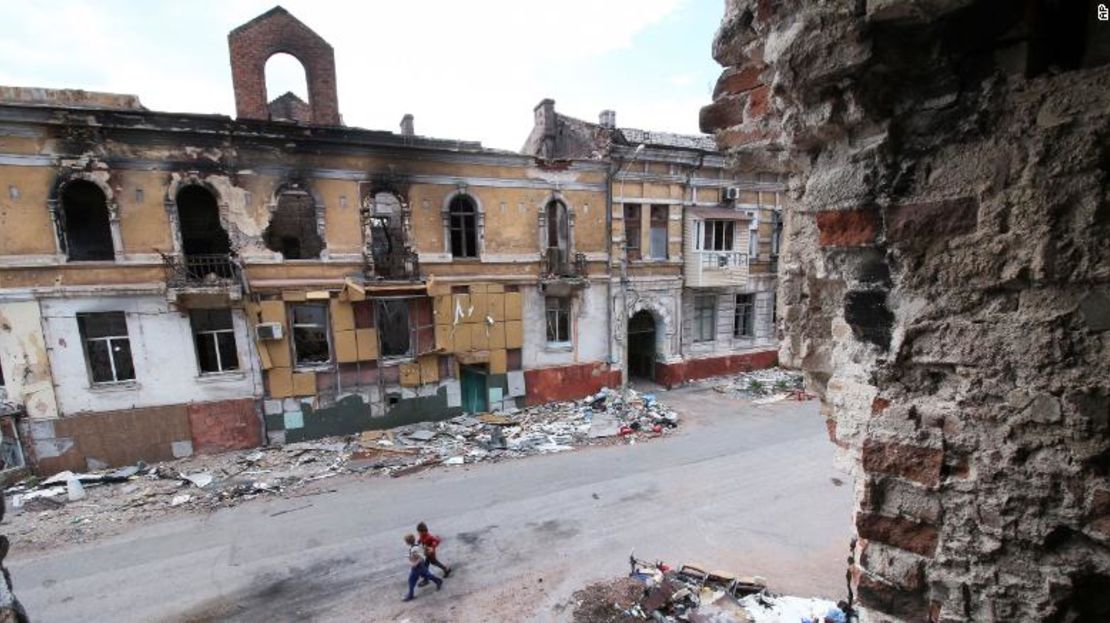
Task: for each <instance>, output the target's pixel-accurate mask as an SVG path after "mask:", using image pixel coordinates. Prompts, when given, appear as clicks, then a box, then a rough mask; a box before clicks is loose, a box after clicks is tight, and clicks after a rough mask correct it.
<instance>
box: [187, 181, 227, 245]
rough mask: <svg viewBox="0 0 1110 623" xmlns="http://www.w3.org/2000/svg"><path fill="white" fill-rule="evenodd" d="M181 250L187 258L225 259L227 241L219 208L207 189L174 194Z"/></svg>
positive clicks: (195, 189)
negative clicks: (198, 256)
mask: <svg viewBox="0 0 1110 623" xmlns="http://www.w3.org/2000/svg"><path fill="white" fill-rule="evenodd" d="M177 214H178V219H180V221H181V250H182V251H183V252H184V253H185V255H186V256H189V255H227V254H229V253H231V239H230V238H228V236H227V230H225V229H224V227H223V225H221V224H220V207H219V205H218V204H217V203H216V198H215V197H214V196H212V193H211V192H209V191H208V189H206V188H204V187H202V186H197V185H195V184H194V185H189V186H186V187H185V188H182V189H181V192H179V193H177Z"/></svg>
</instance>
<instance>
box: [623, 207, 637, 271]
mask: <svg viewBox="0 0 1110 623" xmlns="http://www.w3.org/2000/svg"><path fill="white" fill-rule="evenodd" d="M624 252H625V255H626V256H627V257H628V259H629V260H638V259H640V258H641V254H640V206H639V204H635V203H633V204H629V205H626V206H624Z"/></svg>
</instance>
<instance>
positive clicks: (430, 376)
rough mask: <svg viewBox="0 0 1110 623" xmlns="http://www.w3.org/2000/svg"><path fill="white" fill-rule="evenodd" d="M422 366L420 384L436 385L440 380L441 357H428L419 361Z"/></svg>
mask: <svg viewBox="0 0 1110 623" xmlns="http://www.w3.org/2000/svg"><path fill="white" fill-rule="evenodd" d="M418 363H419V364H420V382H421V383H435V382H436V381H438V380H439V356H438V355H427V356H425V357H421V358H420V359H419V360H418Z"/></svg>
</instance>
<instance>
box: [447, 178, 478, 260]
mask: <svg viewBox="0 0 1110 623" xmlns="http://www.w3.org/2000/svg"><path fill="white" fill-rule="evenodd" d="M461 206H466V208H467V209H465V210H464V209H462V208H461ZM456 219H457V220H456ZM456 223H457V224H456ZM467 223H469V224H470V225H469V227H468V226H467ZM456 231H457V232H458V233H459V241H460V246H461V247H463V248H462V249H460V250H459V251H461V252H459V253H456V249H455V232H456ZM468 231H469V232H470V237H468V236H467V232H468ZM478 239H479V235H478V202H477V201H475V200H474V198H473V197H471V196H470V195H467V194H462V193H460V194H457V195H455V196H454V197H451V200H450V201H449V202H448V204H447V250H448V252H450V254H451V259H453V260H475V259H479V258H480V257H481V251H480V250H479V248H478V247H479V242H478ZM467 246H472V247H473V248H472V249H467V248H466V247H467ZM467 252H469V253H467Z"/></svg>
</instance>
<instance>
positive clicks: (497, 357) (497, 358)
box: [489, 349, 509, 374]
mask: <svg viewBox="0 0 1110 623" xmlns="http://www.w3.org/2000/svg"><path fill="white" fill-rule="evenodd" d="M508 369H509V357H508V353H506V352H505V350H504V349H500V350H491V351H489V371H490V374H505V373H506V372H508Z"/></svg>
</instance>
